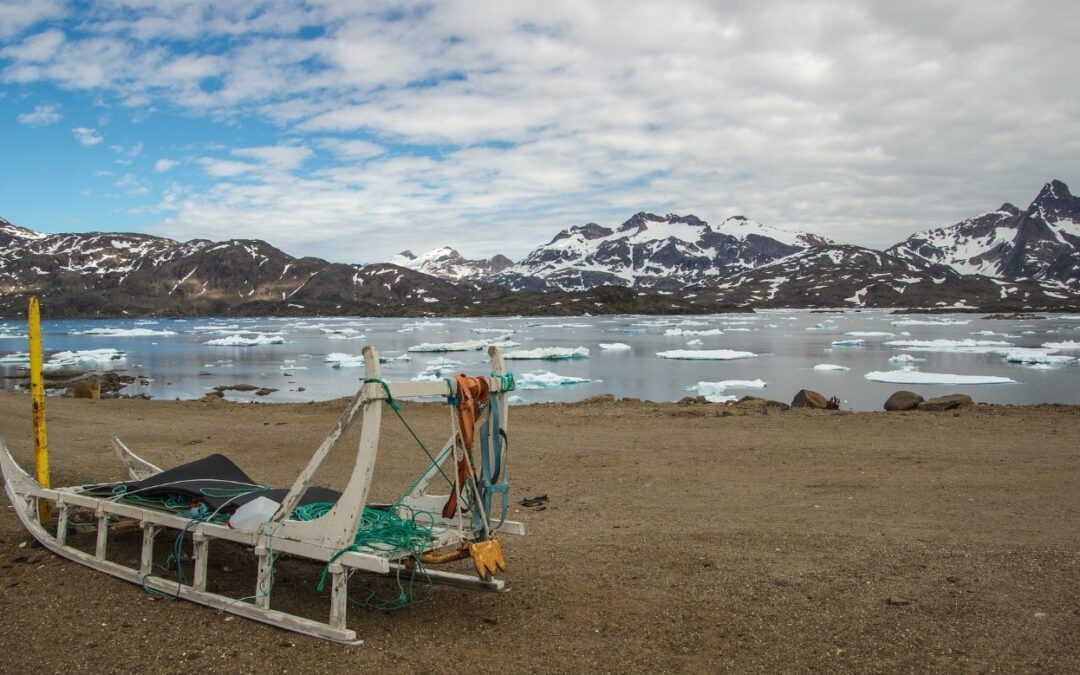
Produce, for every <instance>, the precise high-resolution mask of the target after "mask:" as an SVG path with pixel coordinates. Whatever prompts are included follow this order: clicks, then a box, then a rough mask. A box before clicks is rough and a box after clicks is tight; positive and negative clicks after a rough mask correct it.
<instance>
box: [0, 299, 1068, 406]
mask: <svg viewBox="0 0 1080 675" xmlns="http://www.w3.org/2000/svg"><path fill="white" fill-rule="evenodd" d="M929 324H935V325H929ZM101 329H115V330H114V331H110V332H112V333H113V334H108V335H103V334H100V331H101ZM716 329H719V330H720V331H723V332H722V333H721V334H713V335H709V334H705V335H694V334H681V335H678V334H675V335H671V334H666V333H669V332H678V331H683V332H684V333H685V332H687V331H712V332H715V331H716ZM88 331H91V332H88ZM92 331H99V332H98V333H94V332H92ZM502 331H505V333H503V332H502ZM25 332H26V331H25V326H24V325H22V324H20V323H18V322H13V321H7V322H5V323H3V324H0V337H3V338H4V339H0V358H2V357H3V356H5V355H10V354H12V353H14V352H25V351H26V342H25V340H24V339H22V338H21V335H24V334H25ZM125 333H127V334H125ZM167 333H173V334H171V335H170V334H167ZM848 333H871V334H873V333H878V335H866V336H857V337H856V336H851V335H847V334H848ZM882 333H888V334H891V335H881V334H882ZM260 334H261V335H265V336H272V337H274V339H277V338H278V337H280V338H281V339H282V340H283V342H281V343H280V344H263V345H255V346H214V345H208V344H205V343H207V342H208V341H211V340H215V339H217V340H220V339H221V338H223V337H227V336H231V335H239V336H241V338H246V339H250V338H252V337H254V336H257V335H260ZM43 335H44V342H45V350H46V360H48V359H49V357H50V355H52V354H55V353H56V352H60V351H64V350H72V351H75V350H91V349H106V348H113V349H117V350H120V351H122V352H124V353H125V356H124V358H123V359H122V360H112V361H108V362H106V363H102V364H99V365H97V366H94V365H85V364H84V365H82V366H80V367H82V368H91V369H92V368H95V367H96V368H99V369H112V370H121V371H124V372H126V373H127V374H130V375H135V376H140V377H143V378H146V379H147V380H149V382H148V383H147V384H140V385H131V386H128V387H127V388H126V389H125V390H124V393H126V394H131V395H134V394H140V393H145V394H148V395H150V396H151V397H153V398H155V399H175V398H179V399H193V398H199V397H201V396H203V395H204V394H205V393H206V392H207V391H209V390H211V389H212V388H213V387H215V386H218V385H225V386H230V385H235V384H250V385H254V386H257V387H267V388H271V389H276V390H277V391H275V392H274V393H272V394H270V395H267V396H263V397H257V396H255V395H253V394H252V393H250V392H231V391H230V392H227V394H226V397H227V398H229V399H231V400H238V401H259V402H265V403H272V402H286V401H312V400H327V399H332V398H338V397H342V396H350V395H352V394H353V393H354V392H355V391H356V389H357V387H358V386H359V381H360V379H361V378H362V373H363V369H362V368H358V367H340V365H341V364H339V367H334V366H333V364H332V363H329V362H327V361H325V359H326V357H327V356H328V355H330V354H332V353H339V354H340V353H345V354H350V355H359V353H360V349H361V347H363V346H364V345H368V344H370V345H373V346H375V347H377V348H378V349H379V351H380V353H381V355H382V356H384V357H388V358H389V359H390V360H389V361H388V362H387V363H384V364H383V366H382V368H383V375H384V377H385V378H386V379H389V380H410V379H414V378H417V377H420V376H422V373H424V371H425V370H427V369H429V362H431V361H432V360H433V359H437V358H447V359H452V360H454V361H458V362H461V363H462V365H451V366H449V367H448V369H447V370H446V371H445V372H446V373H449V372H461V371H464V372H467V373H471V374H486V373H487V372H488V367H487V360H486V354H485V352H483V351H455V352H448V353H432V352H411V353H410V352H407V350H408V349H409V348H410V347H414V346H416V345H420V344H422V343H453V342H462V341H476V340H481V339H496V338H497V337H499V336H500V335H507V336H508V339H509V340H511V341H513V342H515V343H518V344H520V346H519V347H506V348H505V351H513V350H515V349H516V350H533V349H541V348H564V349H572V348H577V347H585V348H587V349H588V350H589V353H590V356H589V358H584V359H573V360H554V361H552V360H515V361H510V362H508V365H509V367H510V370H512V371H513V372H514V373H516V374H517V375H518V378H519V381H520V380H523V379H528V378H526V377H525V375H526V374H527V373H530V372H533V373H535V372H536V371H542V372H543V373H547V374H548V375H541V376H533V377H532V378H531V379H533V380H534V381H535V382H537V384H536V385H535V386H537V387H538V388H534V389H526V388H519V390H518V391H517V392H516V395H517V396H519V397H520V402H524V403H535V402H544V401H575V400H580V399H583V398H586V397H589V396H595V395H598V394H614V395H615V396H616V397H620V398H622V397H632V398H640V399H644V400H650V401H676V400H678V399H680V398H682V397H684V396H688V395H691V396H692V395H696V393H697V392H695V391H691V390H690V388H691V387H694V386H695V385H696V384H697V383H699V382H721V381H729V380H742V381H754V380H762V381H764V382H765V383H766V385H765V387H764V388H754V387H750V388H744V387H740V386H735V387H729V388H727V389H726V390H725V391H724V392H723V393H725V394H727V395H733V396H743V395H747V394H753V395H756V396H763V397H766V398H771V399H776V400H780V401H784V402H790V400H791V398H792V396H793V395H794V394H795V393H796V392H797V391H798V390H799V389H803V388H807V389H813V390H816V391H819V392H821V393H822V394H824V395H826V396H838V397H839V398H840V399H841V401H842V407H843V408H845V409H855V410H875V409H880V408H881V405H882V403H883V402H884V400H885V399H886V398H887V397H888V396H889V395H890V394H891V393H892V392H894V391H896V390H898V389H907V390H911V391H916V392H918V393H920V394H922V395H923V396H925V397H930V396H937V395H941V394H947V393H954V392H963V393H967V394H969V395H971V396H972V398H974V399H975V400H976V401H982V402H988V403H1014V404H1026V403H1043V402H1051V403H1070V404H1077V403H1080V387H1078V386H1077V384H1078V381H1080V379H1078V374H1080V362H1078V361H1077V360H1076V359H1073V360H1072V361H1071V362H1070V363H1062V364H1046V363H1041V364H1034V365H1023V364H1019V363H1010V362H1007V361H1006V359H1005V357H1004V355H1003V351H1002V350H1005V349H1009V348H1011V347H1018V348H1038V347H1040V346H1041V345H1043V344H1044V343H1047V342H1057V343H1061V342H1064V343H1074V344H1075V343H1077V342H1080V317H1078V316H1075V315H1074V316H1068V315H1048V316H1047V318H1044V319H1040V320H992V319H984V318H981V316H979V315H972V314H955V315H923V314H911V315H901V314H893V313H891V312H887V311H878V310H862V311H846V312H845V311H835V312H821V311H814V312H811V311H793V310H777V311H765V312H758V313H756V314H722V315H709V316H692V317H656V316H602V317H593V316H582V317H575V318H565V317H560V318H535V317H521V318H505V317H499V318H484V319H455V318H433V319H427V320H417V319H367V318H312V319H297V318H260V319H234V318H222V319H211V318H195V319H159V320H64V321H59V320H57V321H46V322H44V324H43ZM853 339H861V340H863V341H864V342H863V343H862V344H858V345H849V346H842V345H834V344H833V343H834V342H835V341H843V340H853ZM696 340H700V343H699V344H698V343H695V344H692V345H688V344H687V343H688V342H689V341H696ZM894 340H909V341H911V340H918V341H929V340H949V341H961V340H983V341H988V340H989V341H999V342H1003V343H1007V345H1008V346H999V347H997V348H982V349H980V348H975V353H972V351H970V350H969V351H964V350H963V349H962V348H958V347H957V346H956V345H953V346H950V345H947V344H946V345H940V344H939V345H938V346H936V347H932V348H931V349H934V350H936V351H908V350H905V349H904V348H903V347H899V346H890V345H886V344H885V343H886V342H887V341H894ZM600 343H624V344H626V345H629V346H630V349H622V350H606V349H601V348H600V347H599V345H600ZM991 349H994V351H990V350H991ZM671 350H699V351H700V350H704V351H713V350H735V351H746V352H752V353H754V354H755V356H753V357H751V358H741V359H735V360H672V359H665V358H660V357H658V356H657V353H658V352H665V351H671ZM1053 353H1054V354H1057V355H1064V356H1070V357H1080V350H1077V349H1069V348H1067V349H1061V350H1059V351H1055V352H1053ZM402 354H408V356H409V357H410V360H408V361H405V360H395V357H399V356H401V355H402ZM899 354H909V355H910V356H912V357H914V358H916V359H921V360H917V361H913V362H909V363H906V364H901V363H890V362H889V358H890V357H893V356H896V355H899ZM818 364H832V365H836V366H842V367H844V368H847V370H815V369H814V366H815V365H818ZM904 365H909V366H914V367H915V368H916V369H917V370H918V371H920V372H927V373H945V374H953V375H978V376H996V377H1007V378H1010V379H1012V380H1015V383H1011V384H992V385H991V384H985V385H956V384H943V385H900V384H890V383H883V382H873V381H869V380H867V379H866V378H865V377H864V375H865V374H866V373H868V372H871V371H894V370H900V369H901V368H902V367H903V366H904ZM24 368H25V366H22V365H19V364H12V363H0V375H5V376H10V375H15V374H18V373H20V372H23V370H24ZM428 372H429V373H430V372H431V371H430V370H428ZM437 376H441V374H440V375H437ZM557 376H561V377H566V378H584V379H587V380H590V381H589V382H586V383H581V384H570V385H554V386H551V383H553V382H556V381H558V377H557ZM2 382H3V387H4V388H6V389H12V388H14V387H16V386H18V382H19V380H18V379H16V378H11V377H6V378H5V379H3V380H2ZM545 384H546V385H548V386H544V385H545ZM515 400H517V399H515Z"/></svg>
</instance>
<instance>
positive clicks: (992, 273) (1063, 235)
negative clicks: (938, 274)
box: [888, 180, 1080, 290]
mask: <svg viewBox="0 0 1080 675" xmlns="http://www.w3.org/2000/svg"><path fill="white" fill-rule="evenodd" d="M888 252H889V253H893V254H895V255H897V256H900V257H902V258H906V259H909V260H913V259H916V258H917V259H922V260H927V261H931V262H936V263H941V264H945V265H949V266H951V267H953V268H954V269H956V270H957V271H958V272H961V273H963V274H982V275H985V276H989V277H996V278H999V279H1009V280H1020V279H1035V280H1039V281H1046V282H1058V283H1060V284H1064V285H1065V286H1068V287H1069V288H1072V289H1074V290H1080V198H1078V197H1075V196H1073V195H1072V194H1071V193H1070V192H1069V187H1068V186H1067V185H1065V183H1062V182H1061V181H1058V180H1053V181H1050V182H1049V183H1047V184H1046V185H1045V186H1043V189H1042V190H1041V191H1040V192H1039V195H1038V196H1037V197H1036V198H1035V200H1034V201H1033V202H1031V205H1030V206H1028V208H1027V209H1025V210H1024V211H1021V210H1020V209H1018V208H1016V207H1015V206H1013V205H1012V204H1003V205H1002V206H1001V207H1000V208H998V209H997V210H996V211H991V212H989V213H984V214H982V215H979V216H975V217H973V218H968V219H967V220H963V221H961V222H959V223H956V224H955V225H950V226H948V227H939V228H936V229H933V230H927V231H925V232H919V233H917V234H913V235H911V236H910V237H908V238H907V239H906V240H904V241H902V242H900V243H898V244H896V245H894V246H892V247H890V248H889V249H888Z"/></svg>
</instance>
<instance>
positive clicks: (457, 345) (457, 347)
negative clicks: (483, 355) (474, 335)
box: [408, 335, 510, 352]
mask: <svg viewBox="0 0 1080 675" xmlns="http://www.w3.org/2000/svg"><path fill="white" fill-rule="evenodd" d="M509 337H510V336H509V335H504V336H501V337H499V338H493V339H488V340H463V341H461V342H425V343H423V344H419V345H413V346H412V347H409V349H408V351H410V352H471V351H478V350H481V349H484V348H486V347H488V346H489V345H493V344H498V343H499V342H501V341H503V340H505V339H507V338H509Z"/></svg>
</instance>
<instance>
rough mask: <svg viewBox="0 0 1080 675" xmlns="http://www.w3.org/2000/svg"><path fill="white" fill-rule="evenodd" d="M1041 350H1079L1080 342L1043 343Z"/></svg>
mask: <svg viewBox="0 0 1080 675" xmlns="http://www.w3.org/2000/svg"><path fill="white" fill-rule="evenodd" d="M1042 346H1043V349H1080V342H1077V341H1076V340H1066V341H1065V342H1044V343H1043V344H1042Z"/></svg>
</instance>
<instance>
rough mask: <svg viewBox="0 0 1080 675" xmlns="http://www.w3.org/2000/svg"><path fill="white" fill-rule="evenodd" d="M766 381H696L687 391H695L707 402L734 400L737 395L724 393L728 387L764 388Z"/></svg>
mask: <svg viewBox="0 0 1080 675" xmlns="http://www.w3.org/2000/svg"><path fill="white" fill-rule="evenodd" d="M766 384H767V383H766V382H765V381H764V380H760V379H758V380H722V381H720V382H698V383H697V384H695V385H694V386H692V387H687V389H686V390H687V391H693V392H697V394H698V396H704V397H705V400H706V401H708V402H709V403H726V402H728V401H734V400H735V399H736V398H737V397H736V396H733V395H730V394H726V393H725V392H726V391H727V390H728V389H764V388H765V385H766Z"/></svg>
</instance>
